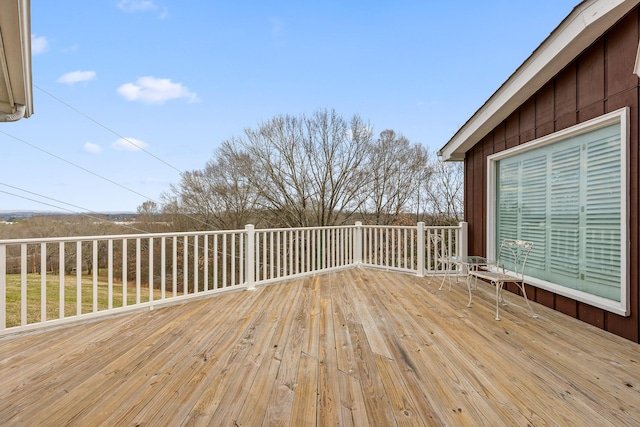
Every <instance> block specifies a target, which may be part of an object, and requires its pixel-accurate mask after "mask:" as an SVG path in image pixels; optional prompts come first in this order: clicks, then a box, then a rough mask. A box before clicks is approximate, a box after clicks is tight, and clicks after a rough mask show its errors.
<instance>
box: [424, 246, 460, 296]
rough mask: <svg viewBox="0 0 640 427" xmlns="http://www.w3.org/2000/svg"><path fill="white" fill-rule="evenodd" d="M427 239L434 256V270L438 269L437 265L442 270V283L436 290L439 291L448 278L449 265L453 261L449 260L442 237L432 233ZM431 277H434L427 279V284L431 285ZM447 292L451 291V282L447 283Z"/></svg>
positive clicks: (449, 256) (447, 250)
mask: <svg viewBox="0 0 640 427" xmlns="http://www.w3.org/2000/svg"><path fill="white" fill-rule="evenodd" d="M429 237H430V240H431V245H432V246H433V248H434V254H435V256H434V261H433V262H434V267H435V270H437V269H438V265H440V266H441V267H442V268H444V277H443V278H442V283H441V284H440V287H439V288H438V290H440V291H441V290H442V287H443V286H444V282H445V280H447V277H449V270H450V269H451V264H452V263H453V261H452V260H451V254H450V253H449V249H448V246H447V245H446V242H445V241H444V239H443V237H442V235H440V234H437V233H432V234H430V236H429ZM445 266H446V267H445ZM433 277H434V274H432V275H431V278H430V279H429V284H431V281H432V280H433ZM456 277H457V276H456ZM449 290H451V282H449Z"/></svg>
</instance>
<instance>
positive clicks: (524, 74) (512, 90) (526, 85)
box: [438, 0, 640, 161]
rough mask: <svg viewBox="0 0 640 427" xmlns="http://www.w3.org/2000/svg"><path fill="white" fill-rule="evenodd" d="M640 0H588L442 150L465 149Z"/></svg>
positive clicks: (454, 156)
mask: <svg viewBox="0 0 640 427" xmlns="http://www.w3.org/2000/svg"><path fill="white" fill-rule="evenodd" d="M638 3H640V1H639V0H585V1H583V2H582V3H580V4H578V5H577V6H576V7H575V8H574V9H573V11H572V12H571V13H570V14H569V16H567V17H566V18H565V19H564V21H562V22H561V23H560V25H559V26H558V27H557V28H556V29H555V30H553V32H551V34H550V35H549V37H547V38H546V39H545V40H544V42H542V44H541V45H540V46H538V48H537V49H536V50H534V51H533V53H532V54H531V56H529V58H527V60H526V61H525V62H524V63H523V64H522V65H521V66H520V67H519V68H518V69H517V70H516V71H515V72H514V73H513V74H512V75H511V76H510V77H509V79H507V81H506V82H504V83H503V84H502V86H500V88H499V89H498V90H497V91H496V92H495V93H494V94H493V95H492V96H491V97H490V98H489V99H488V100H487V101H486V102H485V103H484V105H483V106H482V107H480V109H479V110H478V111H476V113H475V114H474V115H473V116H471V118H470V119H469V120H468V121H467V122H466V123H465V124H464V125H463V126H462V127H461V128H460V130H458V132H456V134H455V135H454V136H453V137H452V138H451V139H450V140H449V142H447V144H446V145H445V146H444V147H442V148H441V149H440V151H438V155H439V156H441V158H442V160H445V161H448V160H450V161H461V160H464V157H465V153H466V152H467V151H468V150H469V149H471V148H472V147H473V146H474V145H475V144H476V143H477V142H478V141H480V139H481V138H483V137H484V136H485V135H486V134H487V133H489V132H491V130H493V129H494V128H495V127H496V126H498V125H499V124H500V123H501V122H502V121H503V120H505V119H506V118H507V117H508V116H509V115H510V114H511V113H512V112H513V111H515V110H516V108H518V107H519V106H520V105H522V104H523V103H524V102H525V101H526V100H527V99H529V98H530V97H531V96H533V95H534V94H535V93H536V92H537V91H538V90H539V89H540V88H541V87H542V86H543V85H545V84H546V83H547V82H548V81H549V80H551V79H552V78H553V77H554V76H555V75H556V74H557V73H558V72H560V71H561V70H562V69H563V68H564V67H566V66H567V65H568V64H569V63H571V61H573V60H574V59H575V58H576V57H577V56H578V55H579V54H580V53H582V51H584V50H585V49H586V48H588V47H589V46H590V45H591V44H592V43H593V42H595V41H596V40H597V39H598V38H599V37H600V36H602V35H603V34H604V33H605V32H606V31H607V30H608V29H609V28H611V27H612V26H613V25H614V24H615V23H616V22H618V21H619V20H620V19H621V18H622V17H624V16H625V15H626V14H627V13H628V12H629V11H630V10H632V9H633V8H634V7H635V6H637V5H638Z"/></svg>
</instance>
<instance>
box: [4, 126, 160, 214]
mask: <svg viewBox="0 0 640 427" xmlns="http://www.w3.org/2000/svg"><path fill="white" fill-rule="evenodd" d="M0 133H2V134H3V135H6V136H8V137H9V138H13V139H15V140H16V141H19V142H21V143H23V144H25V145H28V146H29V147H31V148H33V149H36V150H38V151H41V152H43V153H45V154H48V155H49V156H51V157H55V158H56V159H58V160H60V161H63V162H65V163H68V164H70V165H71V166H73V167H76V168H78V169H80V170H82V171H84V172H86V173H89V174H91V175H93V176H96V177H98V178H100V179H103V180H105V181H107V182H109V183H111V184H113V185H116V186H118V187H120V188H122V189H124V190H127V191H129V192H131V193H134V194H136V195H138V196H141V197H144V198H145V199H147V200H152V201H154V202H156V203H158V202H157V201H156V200H153V198H151V197H149V196H145V195H144V194H142V193H139V192H137V191H135V190H132V189H131V188H128V187H125V186H124V185H122V184H119V183H117V182H115V181H113V180H112V179H109V178H107V177H104V176H102V175H100V174H98V173H96V172H93V171H91V170H89V169H87V168H85V167H83V166H80V165H78V164H76V163H73V162H72V161H70V160H67V159H64V158H62V157H60V156H58V155H56V154H53V153H52V152H50V151H47V150H45V149H44V148H40V147H38V146H37V145H34V144H31V143H30V142H27V141H25V140H24V139H21V138H18V137H17V136H13V135H11V134H8V133H6V132H4V131H2V130H0Z"/></svg>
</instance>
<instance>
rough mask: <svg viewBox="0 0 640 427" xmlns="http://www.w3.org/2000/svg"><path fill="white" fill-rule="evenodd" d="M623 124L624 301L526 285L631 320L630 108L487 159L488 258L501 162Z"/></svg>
mask: <svg viewBox="0 0 640 427" xmlns="http://www.w3.org/2000/svg"><path fill="white" fill-rule="evenodd" d="M618 123H619V124H620V150H621V152H620V156H621V157H620V162H621V168H622V170H621V176H622V185H621V188H620V200H621V205H622V206H621V207H620V212H621V216H622V217H621V218H620V224H621V226H622V230H620V233H621V242H623V247H621V248H620V255H621V259H620V268H621V271H620V301H613V300H610V299H608V298H603V297H599V296H596V295H592V294H589V293H586V292H582V291H579V290H576V289H571V288H567V287H565V286H561V285H558V284H555V283H552V282H548V281H546V280H541V279H537V278H535V277H526V283H527V284H529V285H532V286H535V287H538V288H541V289H545V290H548V291H550V292H553V293H556V294H558V295H562V296H565V297H567V298H571V299H573V300H576V301H580V302H584V303H586V304H589V305H592V306H595V307H599V308H601V309H603V310H606V311H609V312H612V313H615V314H619V315H621V316H629V315H630V308H629V292H630V286H629V271H630V270H629V248H630V241H629V157H628V150H629V148H628V145H629V107H624V108H621V109H619V110H616V111H613V112H611V113H607V114H604V115H602V116H600V117H596V118H594V119H591V120H588V121H585V122H583V123H579V124H577V125H575V126H572V127H570V128H567V129H563V130H561V131H558V132H554V133H552V134H550V135H547V136H543V137H541V138H538V139H535V140H533V141H531V142H528V143H526V144H522V145H519V146H517V147H513V148H510V149H507V150H504V151H501V152H499V153H496V154H493V155H491V156H488V157H487V238H486V241H487V256H488V257H491V256H494V255H493V254H495V253H496V248H497V245H498V244H497V242H496V200H497V194H496V188H497V187H496V175H497V174H496V172H497V167H498V161H499V160H502V159H505V158H508V157H511V156H513V155H516V154H520V153H524V152H526V151H529V150H532V149H535V148H540V147H543V146H545V145H550V144H554V143H557V142H561V141H563V140H566V139H567V138H571V137H574V136H577V135H580V134H584V133H588V132H592V131H595V130H598V129H600V128H603V127H605V126H609V125H614V124H618Z"/></svg>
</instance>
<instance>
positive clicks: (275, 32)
mask: <svg viewBox="0 0 640 427" xmlns="http://www.w3.org/2000/svg"><path fill="white" fill-rule="evenodd" d="M269 21H270V23H271V35H272V36H274V37H278V36H281V35H282V33H283V32H284V21H282V20H281V19H279V18H274V17H272V18H270V19H269Z"/></svg>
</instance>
